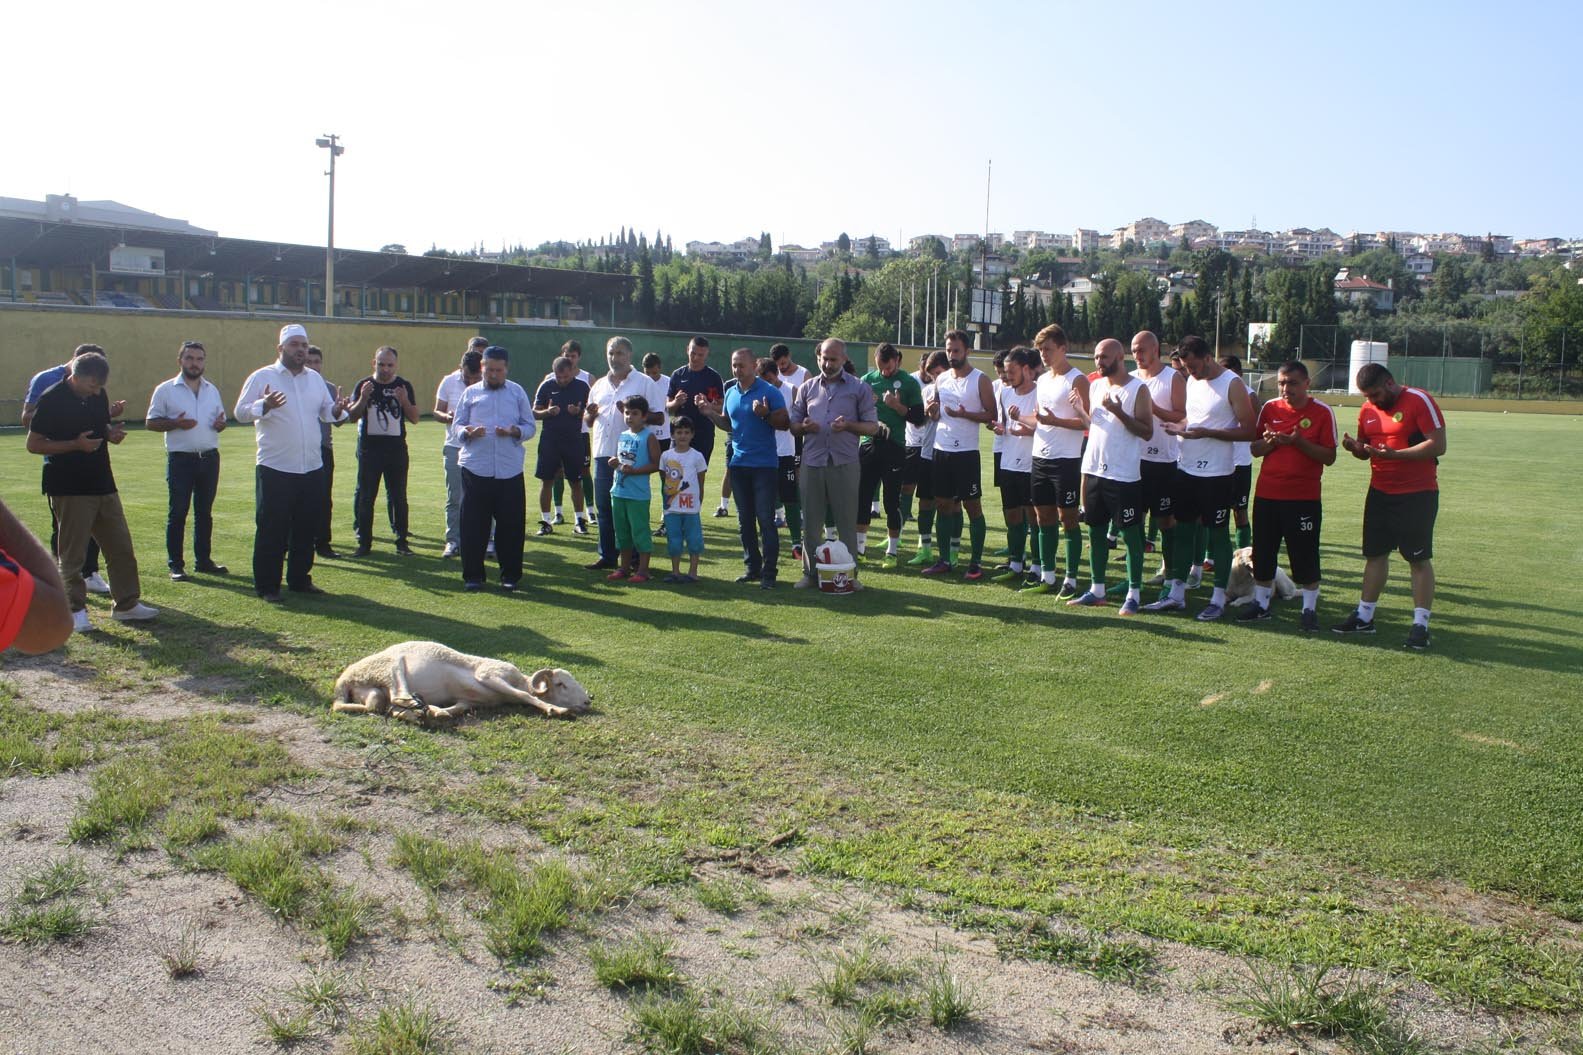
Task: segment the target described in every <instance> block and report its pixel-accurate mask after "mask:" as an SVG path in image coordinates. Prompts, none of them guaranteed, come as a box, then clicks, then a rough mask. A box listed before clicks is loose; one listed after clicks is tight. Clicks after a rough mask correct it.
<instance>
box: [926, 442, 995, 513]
mask: <svg viewBox="0 0 1583 1055" xmlns="http://www.w3.org/2000/svg"><path fill="white" fill-rule="evenodd" d="M982 477H983V469H982V467H981V464H980V461H979V455H978V452H977V451H942V450H936V451H935V452H934V497H935V500H936V501H938V500H939V499H941V498H944V499H948V500H950V501H952V502H971V501H974V500H976V499H977V498H978V497H979V496H981V495H982V494H983V493H984V487H983V484H982V483H980V480H981V479H982Z"/></svg>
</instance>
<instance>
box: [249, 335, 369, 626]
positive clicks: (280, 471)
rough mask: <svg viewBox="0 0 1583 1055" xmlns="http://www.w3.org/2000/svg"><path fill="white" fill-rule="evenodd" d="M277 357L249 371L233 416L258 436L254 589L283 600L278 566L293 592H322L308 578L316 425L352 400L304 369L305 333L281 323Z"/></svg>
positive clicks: (318, 497)
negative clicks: (337, 394)
mask: <svg viewBox="0 0 1583 1055" xmlns="http://www.w3.org/2000/svg"><path fill="white" fill-rule="evenodd" d="M278 351H279V353H280V356H279V358H278V359H277V360H276V361H275V362H273V363H271V364H270V365H269V366H266V367H263V368H261V369H258V370H255V371H253V373H252V374H251V375H250V376H249V377H248V379H247V381H246V382H245V383H244V384H243V385H242V392H241V395H239V396H238V397H237V400H236V408H235V414H236V420H237V421H240V422H242V423H243V424H248V423H251V424H252V425H253V432H254V438H255V439H256V440H257V442H258V459H257V468H256V469H255V474H256V477H257V481H256V488H255V493H256V495H257V500H258V512H257V514H256V522H257V526H258V531H257V533H256V534H255V535H254V536H253V589H254V590H255V591H256V592H257V593H258V596H259V597H260V598H262V599H263V600H264V601H266V602H268V603H270V604H279V603H280V566H281V562H282V560H284V561H285V563H286V585H287V586H288V587H289V588H290V589H291V590H292V591H293V592H295V593H301V594H309V595H312V594H322V593H323V592H324V591H323V590H322V589H320V588H319V587H318V586H315V585H314V583H313V551H314V537H315V535H316V533H317V532H318V530H319V527H320V524H319V518H320V512H319V510H320V508H321V506H322V505H323V504H324V479H323V478H324V461H323V458H324V456H323V453H322V452H321V450H320V435H319V425H320V423H321V422H332V423H333V422H337V421H343V420H345V418H346V410H347V407H348V405H349V404H350V401H349V400H348V399H347V398H346V397H344V396H342V397H340V398H335V397H332V396H331V394H330V392H329V391H328V390H327V389H326V388H325V383H324V378H322V377H320V376H319V374H318V371H316V370H311V369H309V368H308V331H307V330H306V329H304V328H303V327H302V326H301V325H300V324H298V323H291V324H289V325H286V326H282V327H281V329H280V344H279V346H278Z"/></svg>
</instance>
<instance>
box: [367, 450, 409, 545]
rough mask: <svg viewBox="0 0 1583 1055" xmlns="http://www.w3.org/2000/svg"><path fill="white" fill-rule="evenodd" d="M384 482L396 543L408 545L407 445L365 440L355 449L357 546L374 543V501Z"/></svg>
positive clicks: (386, 501)
mask: <svg viewBox="0 0 1583 1055" xmlns="http://www.w3.org/2000/svg"><path fill="white" fill-rule="evenodd" d="M381 480H383V481H384V482H385V504H386V505H387V506H388V507H389V511H390V527H391V530H393V531H394V532H395V533H396V541H397V542H405V541H407V441H406V440H403V439H399V438H395V439H393V441H392V442H385V441H383V440H380V439H377V438H376V439H373V440H364V441H363V442H361V443H359V444H358V445H357V511H356V514H355V515H356V518H357V544H358V545H359V546H366V545H368V544H369V543H371V542H372V541H373V539H374V501H375V499H377V498H378V497H379V482H380V481H381Z"/></svg>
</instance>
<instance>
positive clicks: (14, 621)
mask: <svg viewBox="0 0 1583 1055" xmlns="http://www.w3.org/2000/svg"><path fill="white" fill-rule="evenodd" d="M32 603H33V576H32V574H31V573H29V572H28V570H27V569H26V568H24V567H22V566H21V565H19V564H18V563H17V562H16V561H14V560H12V559H11V554H9V553H7V552H6V551H5V550H3V549H0V652H3V651H5V650H6V649H8V648H10V647H11V642H13V641H15V640H16V636H17V634H18V633H19V632H20V631H21V629H22V620H23V619H25V618H27V609H28V605H30V604H32Z"/></svg>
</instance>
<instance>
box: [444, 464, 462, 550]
mask: <svg viewBox="0 0 1583 1055" xmlns="http://www.w3.org/2000/svg"><path fill="white" fill-rule="evenodd" d="M461 454H462V448H460V447H446V448H445V542H446V545H449V546H455V547H456V548H457V549H461V547H462V466H461V464H460V463H459V462H458V461H457V459H458V458H459V457H461Z"/></svg>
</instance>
